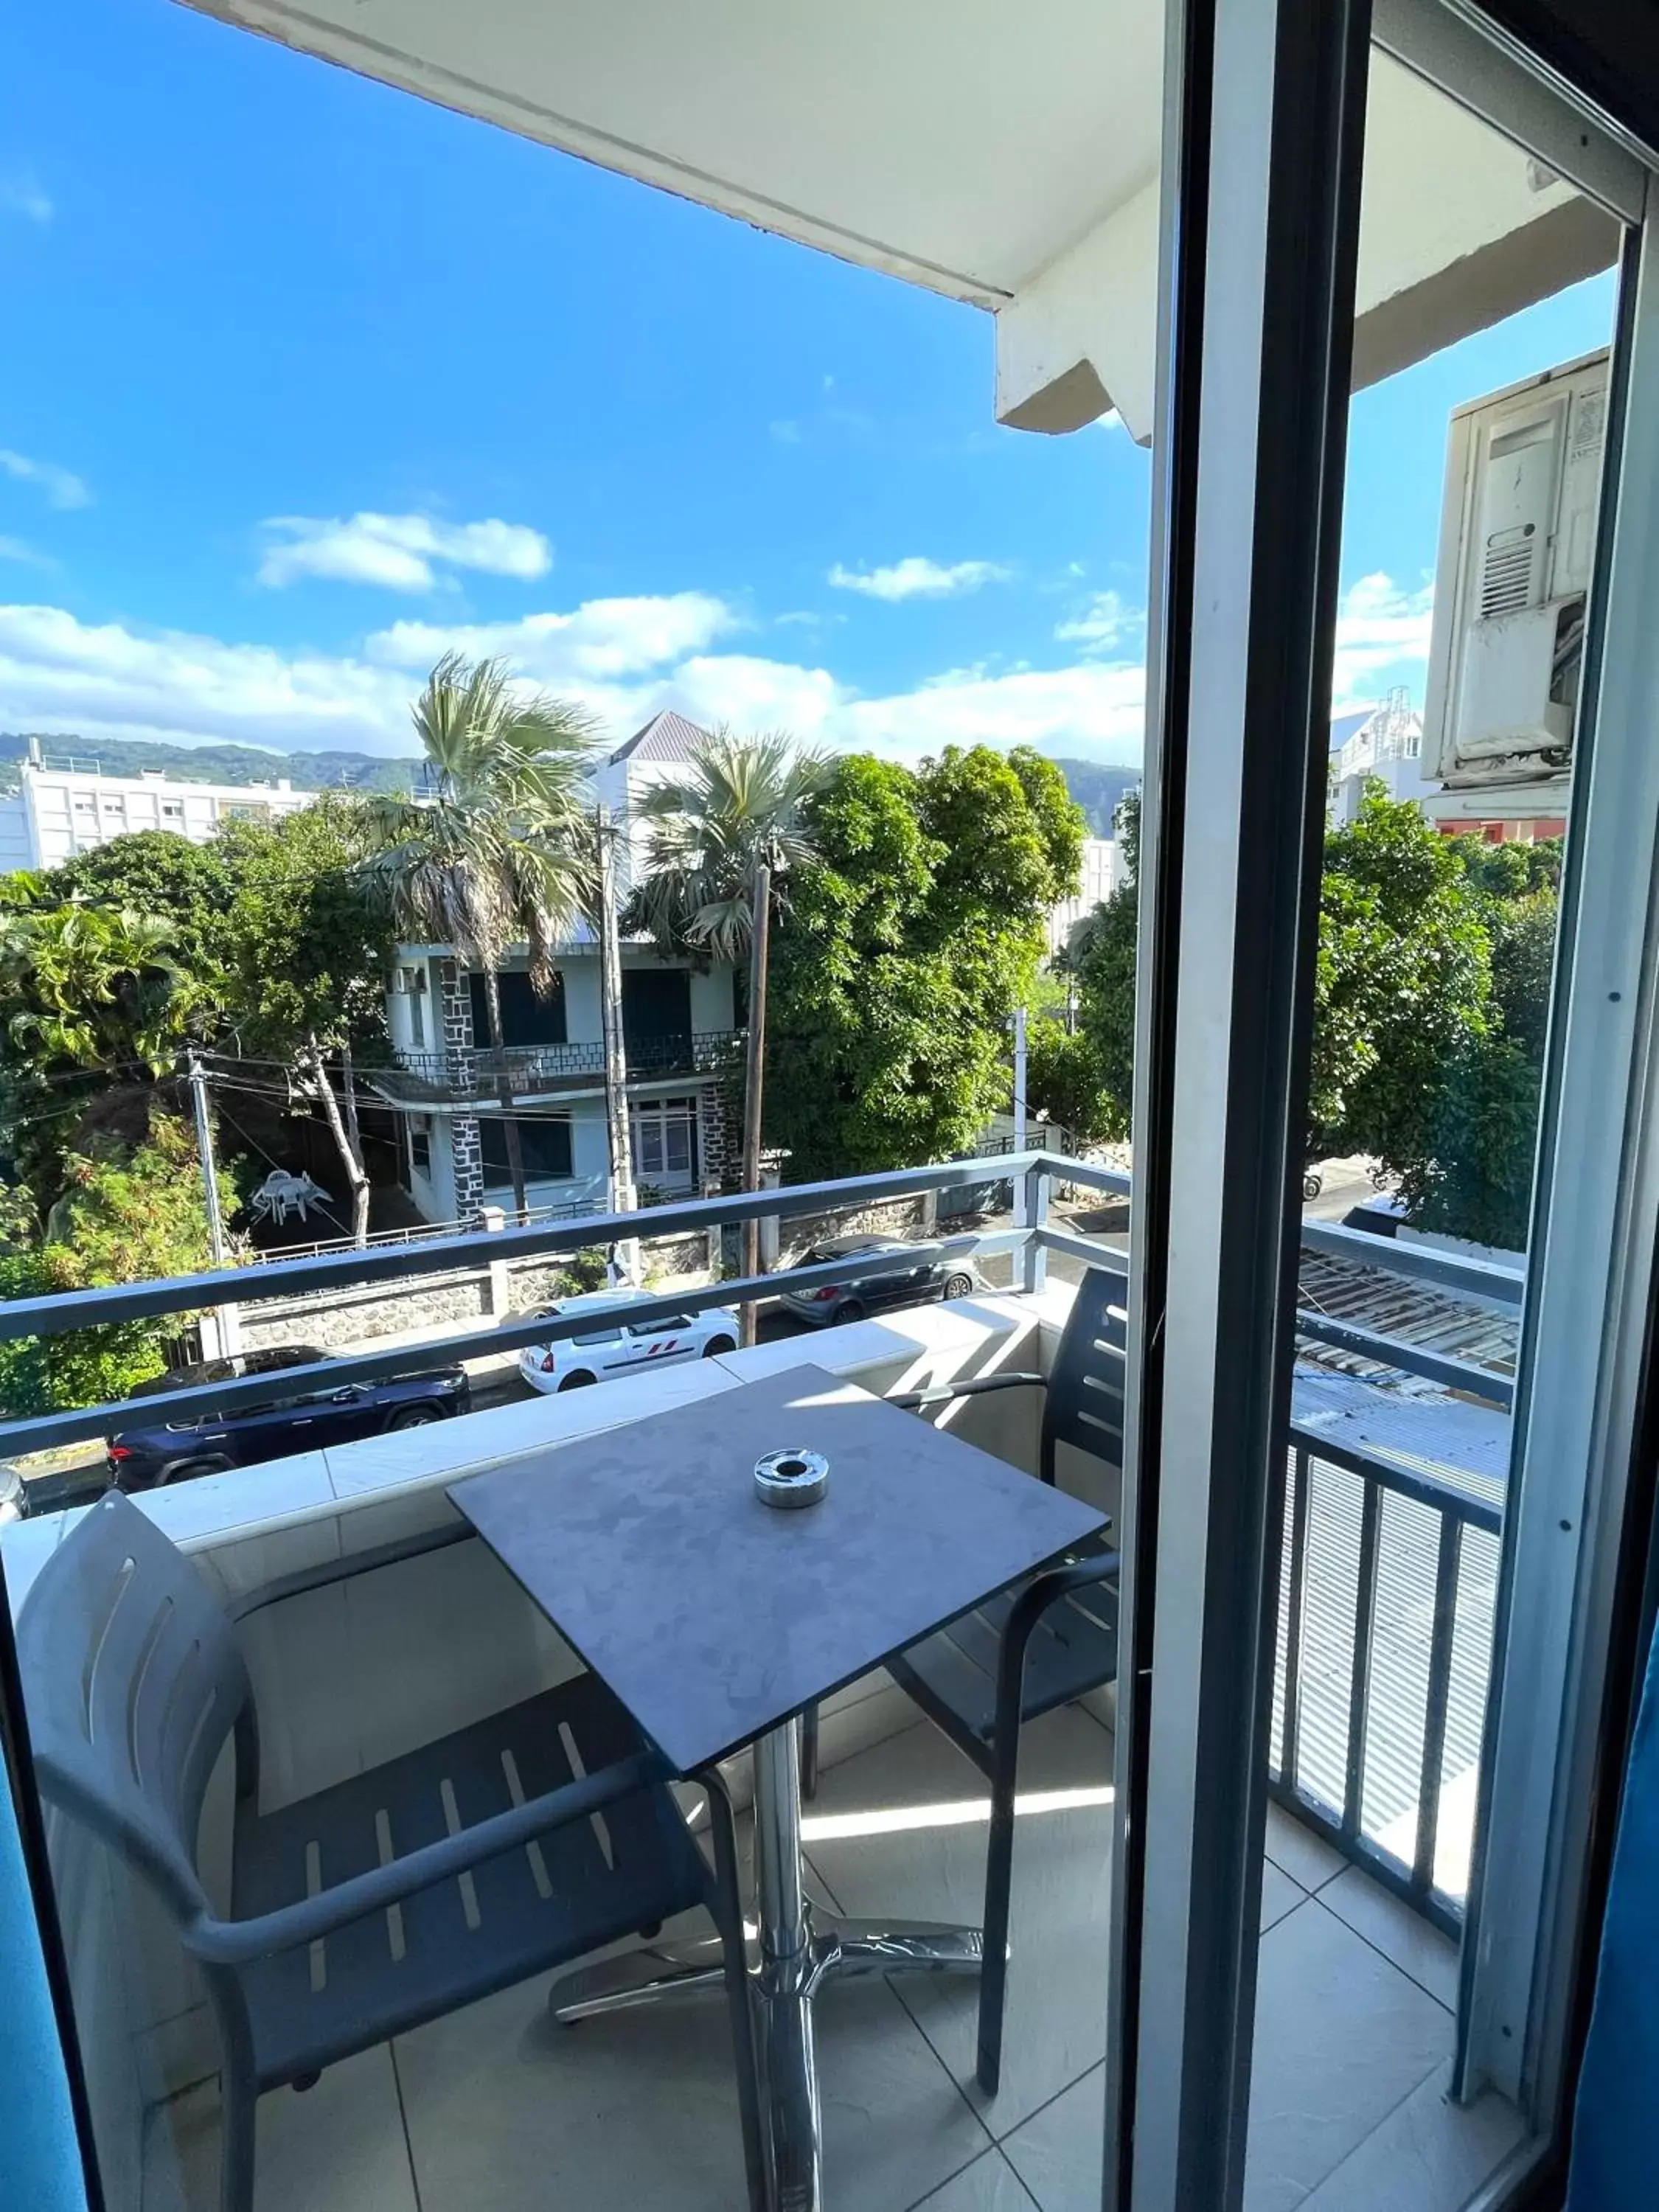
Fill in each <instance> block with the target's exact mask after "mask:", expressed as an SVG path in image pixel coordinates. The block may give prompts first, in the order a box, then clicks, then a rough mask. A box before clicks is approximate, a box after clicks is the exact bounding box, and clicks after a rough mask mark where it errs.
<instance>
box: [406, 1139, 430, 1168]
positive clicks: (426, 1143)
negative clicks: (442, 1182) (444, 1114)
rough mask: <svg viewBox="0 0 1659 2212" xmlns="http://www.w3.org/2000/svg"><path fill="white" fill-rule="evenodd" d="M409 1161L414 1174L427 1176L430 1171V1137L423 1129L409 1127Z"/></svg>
mask: <svg viewBox="0 0 1659 2212" xmlns="http://www.w3.org/2000/svg"><path fill="white" fill-rule="evenodd" d="M409 1163H410V1166H411V1167H412V1168H413V1169H414V1170H415V1172H416V1175H423V1176H429V1175H430V1174H431V1172H432V1139H431V1136H430V1134H429V1133H428V1131H426V1130H425V1129H411V1130H410V1133H409Z"/></svg>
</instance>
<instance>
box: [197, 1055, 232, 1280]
mask: <svg viewBox="0 0 1659 2212" xmlns="http://www.w3.org/2000/svg"><path fill="white" fill-rule="evenodd" d="M190 1093H191V1103H193V1104H194V1106H195V1109H196V1149H197V1152H198V1153H199V1154H200V1156H201V1161H202V1195H203V1197H204V1199H205V1200H206V1201H207V1220H208V1243H209V1245H210V1247H211V1249H212V1252H213V1264H214V1266H215V1267H223V1266H224V1264H225V1261H226V1260H227V1258H228V1249H227V1247H226V1244H225V1224H224V1218H223V1216H222V1214H221V1212H220V1211H219V1177H218V1173H217V1170H216V1167H215V1164H214V1158H213V1124H212V1122H211V1121H210V1119H209V1118H208V1098H207V1077H206V1076H205V1075H204V1073H203V1072H202V1059H201V1054H199V1053H198V1052H197V1050H196V1048H195V1047H194V1046H192V1047H191V1051H190Z"/></svg>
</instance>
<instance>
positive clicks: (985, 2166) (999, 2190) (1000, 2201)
mask: <svg viewBox="0 0 1659 2212" xmlns="http://www.w3.org/2000/svg"><path fill="white" fill-rule="evenodd" d="M915 2212H1035V2208H1034V2207H1033V2205H1032V2202H1031V2197H1030V2191H1028V2190H1027V2188H1026V2187H1025V2185H1024V2182H1023V2181H1021V2179H1020V2178H1019V2176H1018V2174H1017V2173H1016V2172H1014V2169H1013V2167H1012V2166H1010V2165H1009V2163H1008V2161H1007V2160H1006V2158H1004V2156H1003V2155H1002V2153H1001V2152H1000V2150H987V2152H986V2153H985V2154H984V2156H983V2157H982V2158H976V2159H975V2160H974V2162H973V2164H972V2165H971V2166H964V2167H963V2171H962V2172H960V2173H958V2174H953V2175H952V2177H951V2179H950V2180H949V2181H947V2182H946V2183H945V2186H944V2188H943V2189H936V2190H935V2191H933V2195H932V2196H931V2197H924V2198H923V2199H922V2201H921V2203H920V2204H918V2205H917V2206H915Z"/></svg>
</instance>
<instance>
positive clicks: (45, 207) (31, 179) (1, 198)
mask: <svg viewBox="0 0 1659 2212" xmlns="http://www.w3.org/2000/svg"><path fill="white" fill-rule="evenodd" d="M0 207H3V208H4V209H6V210H7V211H8V212H9V213H10V214H12V215H21V216H22V217H23V219H24V220H25V222H38V223H42V224H45V223H48V222H51V221H52V200H51V197H50V196H49V194H48V193H47V191H46V187H45V185H42V184H41V182H40V179H39V178H38V177H37V176H36V175H35V173H34V172H33V169H14V170H13V171H12V172H11V173H10V174H9V175H8V176H5V177H0Z"/></svg>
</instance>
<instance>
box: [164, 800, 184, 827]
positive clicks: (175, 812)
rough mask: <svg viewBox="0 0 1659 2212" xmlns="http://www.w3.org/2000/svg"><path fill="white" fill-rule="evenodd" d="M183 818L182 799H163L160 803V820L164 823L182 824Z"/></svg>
mask: <svg viewBox="0 0 1659 2212" xmlns="http://www.w3.org/2000/svg"><path fill="white" fill-rule="evenodd" d="M184 816H185V802H184V800H183V799H163V800H162V801H161V818H162V820H163V821H164V822H182V821H183V819H184Z"/></svg>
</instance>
